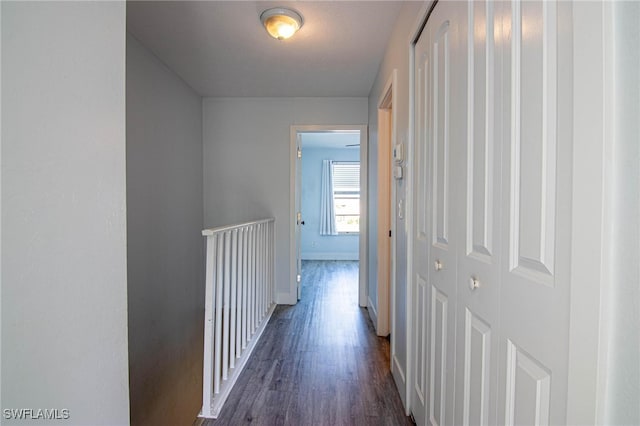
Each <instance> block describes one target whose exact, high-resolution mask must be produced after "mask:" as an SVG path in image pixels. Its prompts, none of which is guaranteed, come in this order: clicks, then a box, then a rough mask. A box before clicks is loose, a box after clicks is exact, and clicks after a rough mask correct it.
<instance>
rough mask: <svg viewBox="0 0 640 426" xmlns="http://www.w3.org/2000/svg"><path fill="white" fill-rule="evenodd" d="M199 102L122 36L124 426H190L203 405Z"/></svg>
mask: <svg viewBox="0 0 640 426" xmlns="http://www.w3.org/2000/svg"><path fill="white" fill-rule="evenodd" d="M202 176H203V175H202V100H201V98H200V96H199V95H197V94H196V93H195V92H194V91H193V90H192V89H191V88H190V87H189V86H187V85H186V83H184V82H183V81H182V80H181V79H180V78H179V77H177V76H176V75H175V74H174V73H173V72H172V71H171V70H169V69H168V68H167V67H166V66H164V65H163V64H162V63H161V62H160V61H159V60H158V59H157V58H156V57H155V56H154V55H153V54H152V53H151V52H150V51H148V50H147V49H146V48H145V47H143V46H142V45H141V44H140V43H139V42H138V41H137V40H136V39H135V38H133V37H132V36H130V35H129V36H128V37H127V222H128V227H127V244H128V256H127V263H128V283H129V284H128V297H129V299H128V301H129V309H128V312H129V380H130V382H129V386H130V393H131V424H134V425H141V424H149V425H152V424H153V425H158V424H174V425H178V424H183V425H185V424H191V423H192V422H193V420H194V419H195V418H196V416H197V414H198V412H199V410H200V408H201V403H202V357H203V355H202V351H203V349H202V348H203V332H204V331H203V322H204V254H203V244H204V240H203V237H202V235H201V230H202V223H203V219H202V216H203V203H202V185H203V180H202V178H203V177H202Z"/></svg>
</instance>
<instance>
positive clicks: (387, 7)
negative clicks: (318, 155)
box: [127, 1, 401, 97]
mask: <svg viewBox="0 0 640 426" xmlns="http://www.w3.org/2000/svg"><path fill="white" fill-rule="evenodd" d="M400 5H401V2H397V1H295V2H273V1H129V2H127V29H128V30H129V32H130V33H131V34H133V35H134V36H135V37H136V38H137V39H138V40H139V41H140V42H141V43H142V44H143V45H145V46H146V47H147V48H149V49H150V50H151V51H153V52H154V53H155V54H156V56H158V57H159V58H160V59H161V60H162V61H163V62H164V63H166V64H167V65H168V66H169V67H170V68H171V69H172V70H173V71H175V72H176V73H177V74H178V75H180V76H181V77H182V78H183V79H184V80H185V81H186V82H187V83H188V84H189V85H190V86H191V87H192V88H193V89H195V90H196V91H197V92H198V93H199V94H200V95H202V96H251V97H263V96H264V97H267V96H278V97H280V96H283V97H290V96H291V97H307V96H308V97H317V96H338V97H341V96H345V97H348V96H354V97H366V96H368V94H369V91H370V90H371V86H372V84H373V81H374V79H375V76H376V74H377V72H378V67H379V65H380V62H381V60H382V56H383V54H384V50H385V48H386V45H387V42H388V40H389V37H390V34H391V30H392V27H393V25H394V23H395V20H396V17H397V14H398V11H399V9H400ZM275 6H288V7H291V8H293V9H295V10H297V11H298V12H300V13H301V14H302V15H303V16H304V26H303V27H302V29H301V30H300V31H299V32H298V33H297V34H296V35H295V36H294V37H293V38H291V39H289V40H285V41H278V40H275V39H273V38H271V37H270V36H269V35H268V34H267V33H266V31H265V30H264V28H263V27H262V25H261V23H260V13H261V12H262V11H263V10H264V9H267V8H269V7H275Z"/></svg>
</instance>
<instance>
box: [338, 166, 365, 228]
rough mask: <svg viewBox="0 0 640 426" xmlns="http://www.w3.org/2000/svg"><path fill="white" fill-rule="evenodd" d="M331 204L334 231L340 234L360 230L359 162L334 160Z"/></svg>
mask: <svg viewBox="0 0 640 426" xmlns="http://www.w3.org/2000/svg"><path fill="white" fill-rule="evenodd" d="M332 167H333V206H334V211H335V216H336V231H338V233H340V234H347V233H358V232H360V163H359V162H334V163H333V165H332Z"/></svg>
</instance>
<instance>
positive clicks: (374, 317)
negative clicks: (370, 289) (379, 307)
mask: <svg viewBox="0 0 640 426" xmlns="http://www.w3.org/2000/svg"><path fill="white" fill-rule="evenodd" d="M367 311H368V312H369V318H371V322H372V323H373V326H374V327H375V326H376V324H377V323H378V311H376V306H375V305H374V304H373V300H371V298H370V297H367Z"/></svg>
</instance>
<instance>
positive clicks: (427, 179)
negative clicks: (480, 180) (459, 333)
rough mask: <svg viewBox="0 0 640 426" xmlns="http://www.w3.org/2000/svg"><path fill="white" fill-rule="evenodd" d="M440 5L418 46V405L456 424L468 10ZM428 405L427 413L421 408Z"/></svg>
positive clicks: (424, 418) (424, 417)
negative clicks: (458, 163) (459, 162)
mask: <svg viewBox="0 0 640 426" xmlns="http://www.w3.org/2000/svg"><path fill="white" fill-rule="evenodd" d="M461 5H462V3H459V2H439V3H438V4H437V5H436V6H435V8H434V10H433V12H432V14H431V16H430V17H429V20H428V22H427V25H426V27H425V29H424V30H423V33H422V35H421V37H420V39H419V41H418V43H417V45H416V55H415V58H416V70H415V76H416V87H417V89H418V95H417V96H416V100H417V105H416V112H417V119H416V130H417V135H416V189H415V191H416V194H415V199H416V203H415V205H416V211H415V215H416V219H417V220H416V225H417V226H416V227H415V229H416V231H417V232H416V235H415V238H414V241H415V243H414V248H413V250H414V262H413V264H414V277H413V281H414V285H415V289H414V294H415V295H416V297H415V299H414V303H415V306H414V309H413V312H414V320H415V322H414V324H415V325H416V326H415V327H414V333H415V334H414V356H415V358H414V360H415V361H414V367H415V368H414V370H415V375H414V377H413V379H412V380H413V381H414V383H413V386H412V407H413V408H412V410H413V414H414V417H415V418H416V422H417V423H418V424H438V425H441V424H450V423H453V422H454V417H453V415H454V389H455V386H454V384H455V377H454V372H455V362H456V361H455V360H456V345H455V324H456V321H455V320H456V307H457V302H456V298H457V286H456V278H457V269H456V258H457V246H458V241H457V237H456V234H457V232H458V230H457V229H456V226H455V224H456V223H458V222H459V220H458V216H459V215H460V213H459V210H460V209H459V206H458V205H457V201H456V194H457V193H459V191H460V190H461V188H459V185H460V179H459V174H458V171H457V170H454V169H453V167H452V165H453V164H454V158H456V157H459V156H460V155H461V152H460V149H459V147H458V145H457V144H456V143H455V140H456V136H457V135H456V132H457V131H458V130H457V129H456V127H455V126H459V125H460V124H461V123H462V124H463V121H462V122H460V120H464V117H465V116H466V110H465V105H466V104H465V99H464V95H465V93H464V91H463V90H461V88H462V87H464V86H465V83H466V81H465V76H466V72H465V71H466V69H465V68H464V67H462V66H461V62H462V61H461V60H460V56H461V55H463V54H464V53H465V52H464V51H463V49H462V47H463V45H464V44H463V43H461V40H460V34H461V32H460V28H459V27H460V25H461V22H462V19H463V15H464V7H463V6H461ZM423 410H424V411H423Z"/></svg>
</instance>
